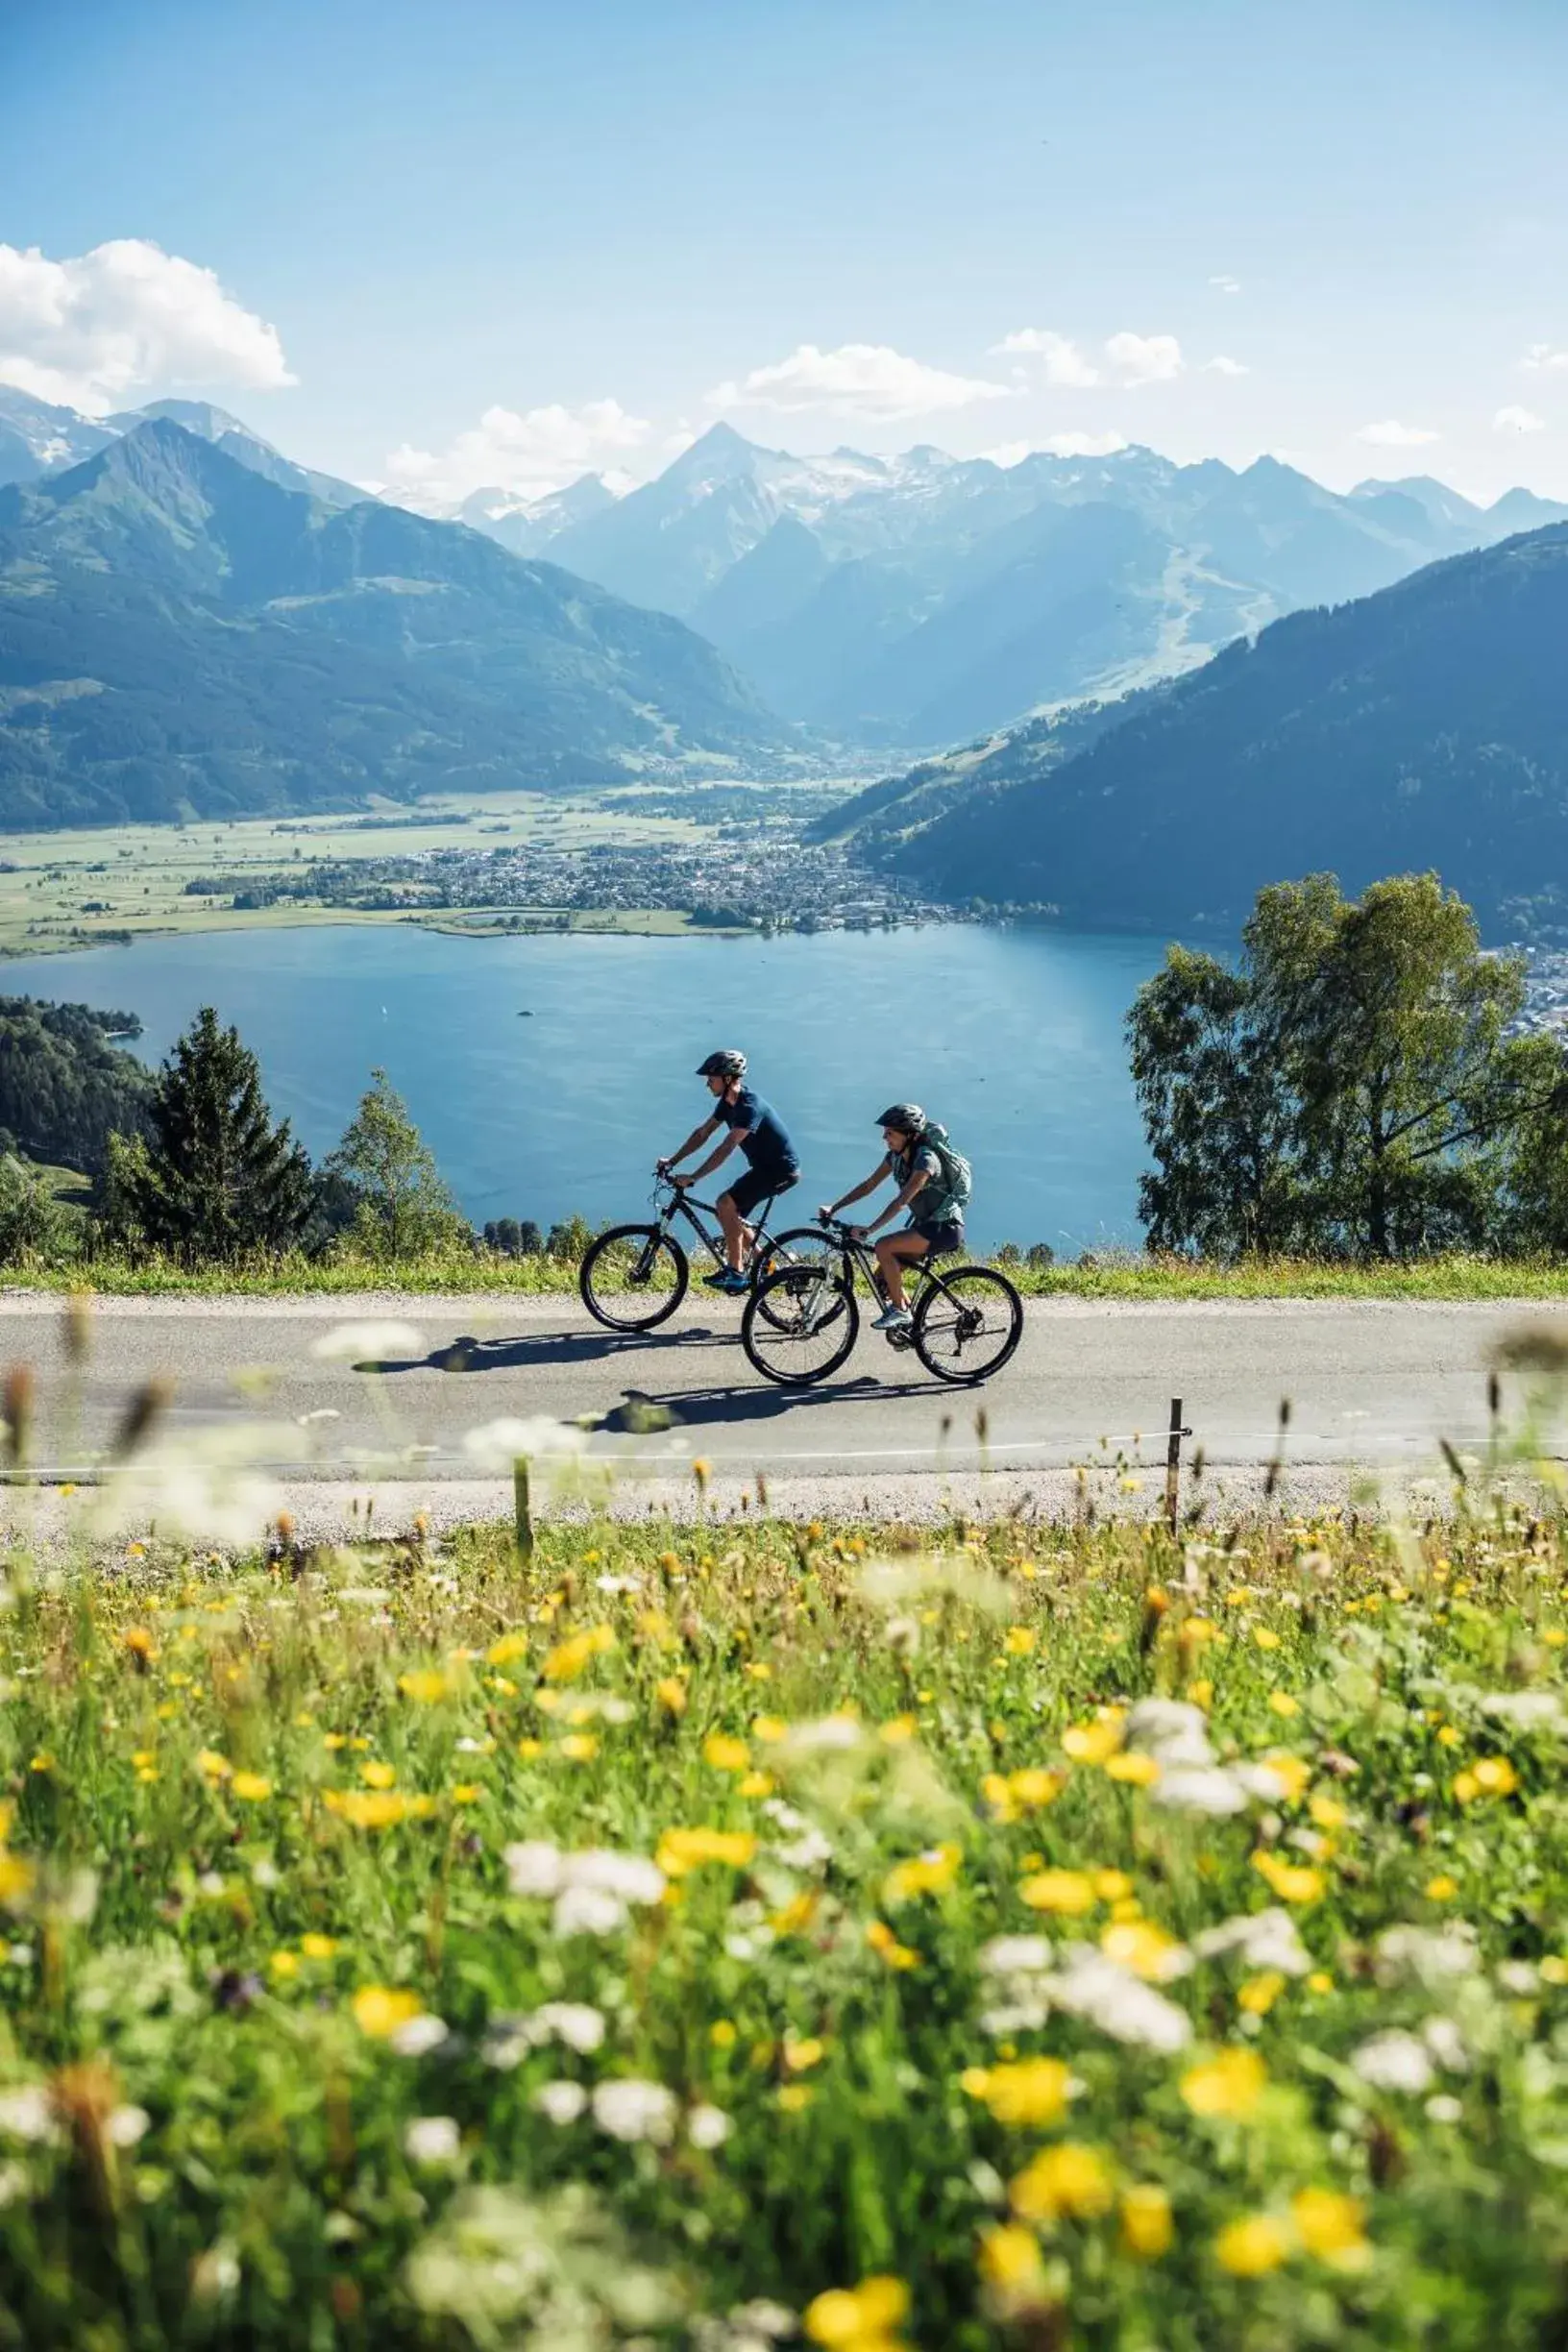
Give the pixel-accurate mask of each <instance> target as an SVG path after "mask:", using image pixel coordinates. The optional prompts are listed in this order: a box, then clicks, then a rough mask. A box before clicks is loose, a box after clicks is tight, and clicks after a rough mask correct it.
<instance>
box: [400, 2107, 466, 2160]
mask: <svg viewBox="0 0 1568 2352" xmlns="http://www.w3.org/2000/svg"><path fill="white" fill-rule="evenodd" d="M462 2144H463V2143H462V2134H461V2132H460V2131H459V2130H458V2128H457V2123H456V2119H454V2118H453V2117H452V2116H415V2117H414V2119H413V2121H412V2122H411V2123H410V2124H409V2125H408V2126H407V2128H406V2129H405V2131H404V2135H403V2152H404V2155H405V2156H406V2157H407V2159H408V2162H409V2163H410V2164H419V2165H450V2164H455V2163H456V2161H457V2158H458V2154H459V2152H460V2151H461V2148H462Z"/></svg>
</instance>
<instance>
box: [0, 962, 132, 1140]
mask: <svg viewBox="0 0 1568 2352" xmlns="http://www.w3.org/2000/svg"><path fill="white" fill-rule="evenodd" d="M140 1027H141V1024H140V1022H139V1021H138V1020H137V1019H136V1017H135V1015H134V1014H130V1013H98V1012H95V1011H94V1010H93V1009H92V1008H91V1006H89V1005H80V1004H43V1003H39V1002H37V1000H35V999H34V998H33V997H30V996H0V1134H3V1136H4V1138H5V1139H7V1140H6V1148H7V1149H14V1150H17V1151H19V1152H21V1153H23V1154H25V1155H26V1157H27V1158H29V1159H31V1160H40V1161H45V1162H47V1163H49V1164H52V1165H55V1166H64V1167H73V1168H81V1169H83V1170H84V1171H85V1172H86V1174H87V1175H89V1176H96V1175H97V1174H99V1173H100V1171H101V1170H102V1169H103V1167H104V1165H105V1164H106V1161H107V1158H108V1152H109V1138H110V1134H111V1133H112V1132H113V1131H114V1130H116V1129H118V1130H119V1131H120V1132H121V1133H124V1134H135V1132H136V1131H137V1130H138V1129H139V1128H140V1127H141V1125H142V1122H143V1120H144V1118H145V1116H146V1105H147V1100H148V1097H149V1095H150V1094H151V1092H152V1078H151V1076H150V1074H149V1073H148V1071H147V1070H146V1069H145V1068H144V1067H143V1066H142V1065H141V1063H139V1062H138V1061H137V1060H136V1058H135V1055H134V1054H129V1053H124V1052H122V1051H120V1050H119V1048H118V1047H117V1046H115V1045H114V1044H113V1043H112V1042H111V1041H112V1040H113V1039H115V1038H118V1037H135V1036H137V1035H138V1034H139V1032H140Z"/></svg>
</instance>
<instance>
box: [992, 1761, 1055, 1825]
mask: <svg viewBox="0 0 1568 2352" xmlns="http://www.w3.org/2000/svg"><path fill="white" fill-rule="evenodd" d="M1007 1786H1008V1793H1009V1795H1010V1796H1011V1797H1012V1798H1013V1799H1014V1801H1016V1802H1017V1803H1018V1804H1020V1805H1023V1806H1025V1807H1026V1808H1027V1809H1028V1810H1029V1811H1030V1812H1031V1813H1037V1812H1039V1811H1040V1810H1041V1807H1042V1806H1044V1805H1048V1804H1055V1802H1056V1801H1057V1799H1058V1798H1059V1797H1060V1796H1061V1794H1062V1791H1063V1790H1064V1788H1066V1780H1065V1779H1064V1778H1063V1776H1062V1775H1061V1774H1060V1773H1054V1772H1045V1771H1042V1770H1041V1767H1040V1766H1039V1765H1038V1764H1026V1765H1025V1766H1024V1768H1023V1770H1022V1771H1021V1772H1016V1773H1009V1774H1008V1776H1007Z"/></svg>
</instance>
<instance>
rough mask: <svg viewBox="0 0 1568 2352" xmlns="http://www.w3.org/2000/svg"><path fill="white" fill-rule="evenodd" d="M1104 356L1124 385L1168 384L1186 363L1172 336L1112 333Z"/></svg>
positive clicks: (1180, 348)
mask: <svg viewBox="0 0 1568 2352" xmlns="http://www.w3.org/2000/svg"><path fill="white" fill-rule="evenodd" d="M1105 355H1106V357H1107V358H1108V359H1109V360H1110V362H1111V365H1112V367H1113V368H1114V369H1115V374H1116V378H1117V380H1118V381H1119V382H1121V383H1124V384H1146V383H1168V382H1169V381H1170V379H1171V378H1172V377H1173V376H1179V375H1180V374H1181V373H1182V370H1183V368H1184V367H1185V366H1186V364H1187V362H1186V361H1185V359H1184V358H1183V357H1182V347H1181V345H1180V344H1179V343H1178V342H1177V340H1176V337H1175V336H1174V335H1168V334H1157V335H1139V334H1114V335H1112V336H1111V337H1110V339H1109V341H1108V342H1107V344H1106V347H1105Z"/></svg>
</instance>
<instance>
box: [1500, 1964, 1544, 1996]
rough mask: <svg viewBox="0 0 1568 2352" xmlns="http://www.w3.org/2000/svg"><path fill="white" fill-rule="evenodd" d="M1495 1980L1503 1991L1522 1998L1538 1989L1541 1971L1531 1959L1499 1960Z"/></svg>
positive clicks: (1536, 1991) (1539, 1987)
mask: <svg viewBox="0 0 1568 2352" xmlns="http://www.w3.org/2000/svg"><path fill="white" fill-rule="evenodd" d="M1497 1981H1498V1984H1499V1985H1500V1987H1501V1988H1502V1990H1503V1991H1504V1992H1505V1993H1513V1994H1516V1995H1517V1996H1518V1997H1519V1998H1520V1999H1521V2000H1524V1999H1528V1998H1529V1997H1530V1995H1531V1994H1532V1993H1538V1992H1539V1991H1540V1989H1541V1972H1540V1970H1539V1969H1538V1968H1537V1967H1536V1966H1535V1963H1534V1961H1533V1960H1500V1961H1499V1962H1498V1964H1497Z"/></svg>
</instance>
